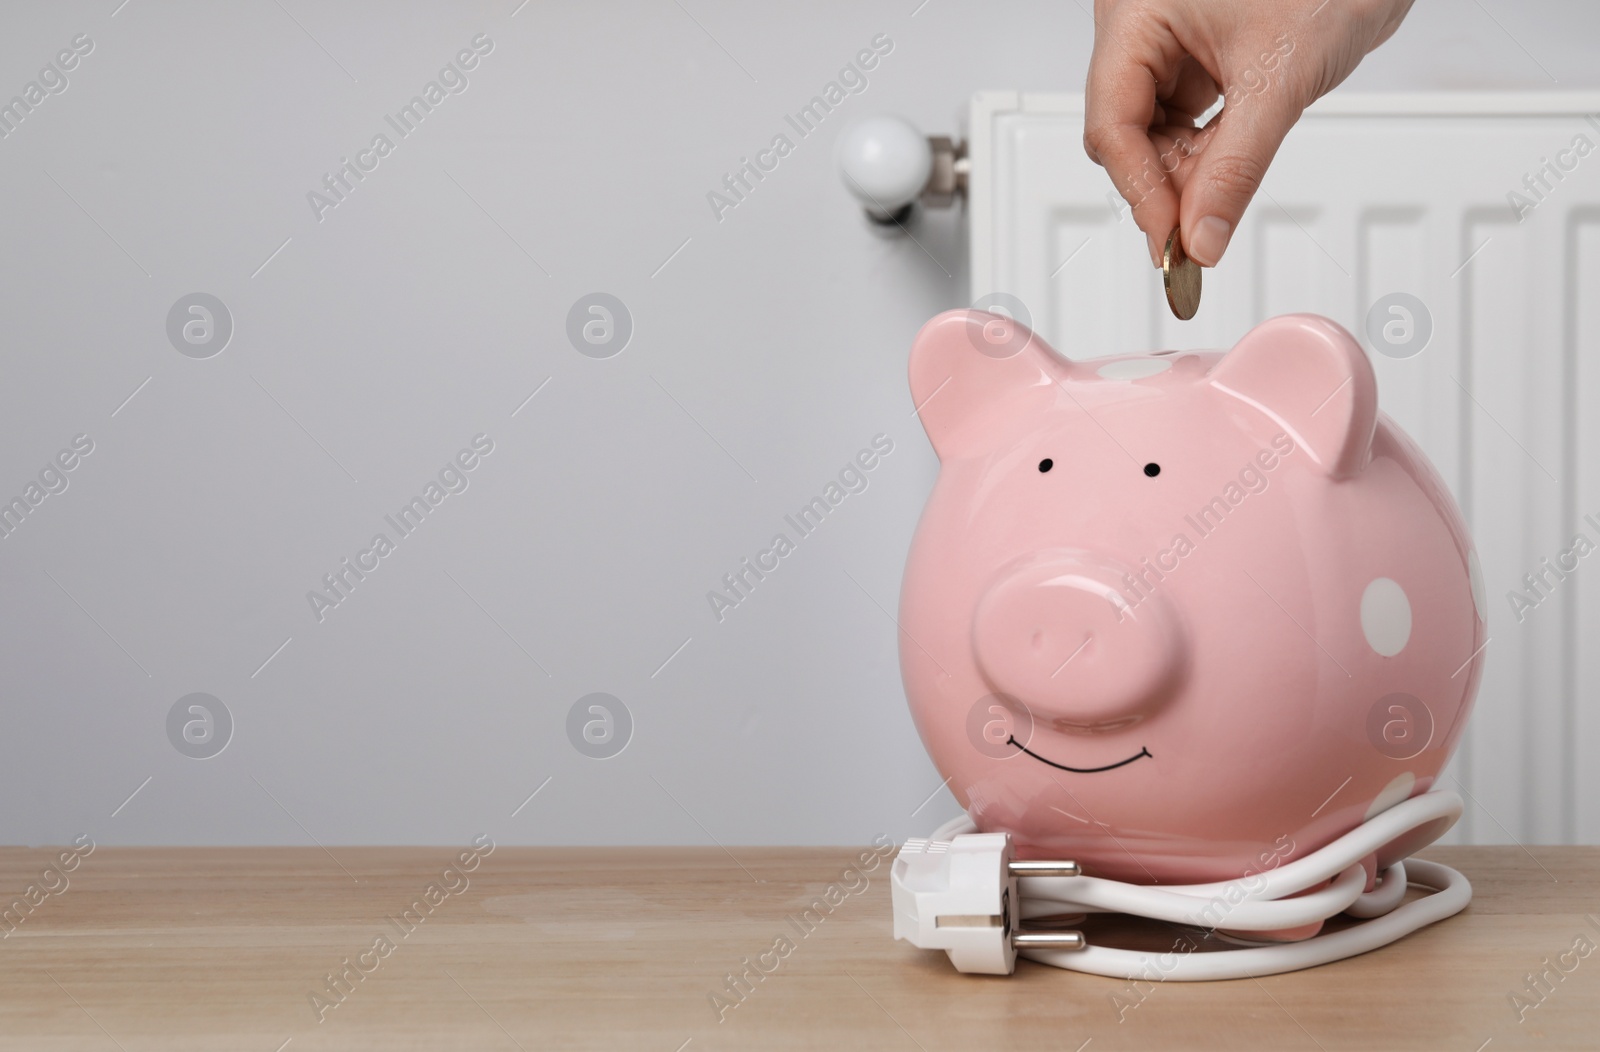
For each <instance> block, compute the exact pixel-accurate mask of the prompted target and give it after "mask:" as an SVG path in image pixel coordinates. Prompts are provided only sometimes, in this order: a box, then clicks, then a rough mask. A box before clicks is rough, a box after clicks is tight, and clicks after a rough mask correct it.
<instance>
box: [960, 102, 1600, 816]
mask: <svg viewBox="0 0 1600 1052" xmlns="http://www.w3.org/2000/svg"><path fill="white" fill-rule="evenodd" d="M1082 112H1083V111H1082V99H1081V97H1077V96H1067V95H1030V94H1022V93H1017V92H986V93H983V94H980V95H978V96H977V97H976V98H974V99H973V101H972V105H971V109H970V113H969V126H968V129H967V131H968V150H969V157H970V165H971V169H970V174H969V176H968V207H969V209H970V219H971V230H970V236H971V271H970V272H971V276H972V289H971V292H972V296H973V299H974V300H976V299H977V298H978V297H980V296H982V295H985V294H987V293H992V292H1003V293H1009V294H1010V295H1012V296H1015V297H1018V298H1019V299H1020V300H1021V301H1022V302H1023V304H1024V306H1025V307H1026V308H1027V310H1028V311H1029V313H1031V315H1032V321H1033V324H1034V327H1035V328H1036V329H1037V330H1038V331H1039V332H1040V333H1042V334H1043V335H1045V337H1046V338H1047V339H1048V340H1049V341H1050V343H1051V344H1052V345H1053V346H1055V347H1056V348H1058V349H1059V350H1060V351H1062V353H1064V354H1066V355H1068V356H1069V357H1073V358H1089V357H1097V356H1099V355H1105V354H1120V353H1127V352H1132V351H1143V350H1149V349H1154V348H1160V347H1197V346H1199V347H1227V346H1231V345H1232V343H1233V342H1234V341H1235V340H1236V339H1238V337H1239V336H1240V335H1242V334H1243V333H1244V332H1245V331H1246V330H1248V329H1249V328H1250V327H1251V325H1253V324H1254V323H1256V322H1258V321H1260V320H1262V319H1265V318H1267V317H1270V316H1272V315H1275V314H1282V313H1287V312H1290V311H1315V312H1317V313H1319V314H1325V315H1327V316H1329V317H1331V318H1334V319H1336V320H1337V321H1339V322H1340V323H1342V324H1343V325H1345V326H1346V327H1347V328H1349V329H1350V331H1351V332H1353V333H1356V334H1357V335H1358V336H1360V337H1362V338H1363V340H1364V341H1366V342H1368V344H1369V350H1371V349H1372V348H1371V344H1370V341H1368V340H1367V337H1366V336H1365V331H1366V318H1367V315H1368V311H1369V309H1370V307H1371V306H1372V304H1374V303H1375V302H1376V301H1377V300H1378V299H1380V298H1381V297H1383V296H1385V295H1387V294H1389V293H1397V292H1398V293H1407V294H1410V295H1412V296H1415V297H1416V298H1417V299H1419V300H1421V301H1422V303H1423V304H1424V305H1425V307H1426V310H1427V312H1428V314H1429V315H1431V320H1432V336H1431V339H1430V341H1429V342H1428V344H1427V346H1426V347H1425V349H1423V350H1422V351H1421V352H1420V353H1417V354H1415V355H1414V356H1411V357H1405V358H1397V357H1392V356H1390V355H1389V354H1382V353H1373V354H1372V360H1373V364H1374V366H1375V368H1376V369H1377V373H1378V383H1379V391H1380V404H1381V405H1382V407H1383V408H1384V409H1385V410H1386V411H1387V412H1388V413H1389V414H1390V415H1391V416H1393V417H1394V418H1395V419H1396V420H1397V421H1399V422H1400V424H1401V426H1403V427H1404V428H1405V429H1406V430H1407V431H1409V432H1410V433H1411V435H1412V436H1413V437H1415V438H1416V439H1417V440H1418V441H1419V442H1420V443H1421V444H1422V446H1423V448H1424V449H1426V450H1427V452H1428V455H1429V456H1431V457H1432V458H1433V461H1434V463H1435V464H1437V465H1438V467H1439V469H1440V471H1441V472H1442V473H1443V474H1444V477H1445V478H1446V480H1447V481H1448V482H1449V483H1450V486H1451V488H1452V489H1453V490H1454V492H1455V494H1456V496H1457V498H1458V499H1459V500H1460V502H1461V507H1462V509H1463V511H1464V512H1465V513H1466V516H1467V519H1468V521H1469V523H1470V524H1471V527H1472V531H1473V535H1474V537H1475V539H1476V542H1477V548H1478V552H1479V554H1480V556H1481V558H1482V561H1483V569H1484V575H1485V579H1486V584H1487V590H1488V594H1489V599H1490V602H1489V608H1490V615H1489V627H1490V639H1491V641H1490V643H1489V649H1488V651H1487V656H1488V664H1487V669H1486V675H1485V677H1484V680H1483V685H1482V688H1481V690H1480V693H1479V696H1478V702H1477V709H1476V712H1475V714H1474V716H1473V718H1472V723H1471V725H1470V728H1469V730H1468V732H1467V735H1466V738H1465V740H1464V742H1463V744H1462V746H1461V749H1460V751H1459V753H1458V754H1457V756H1456V758H1455V760H1454V761H1453V763H1452V765H1451V767H1450V768H1449V770H1448V772H1447V774H1446V776H1445V778H1444V780H1443V784H1444V785H1445V786H1450V787H1457V788H1459V789H1460V790H1461V791H1462V792H1463V795H1464V796H1466V797H1467V799H1468V807H1467V812H1466V816H1465V817H1464V818H1463V820H1462V822H1461V825H1460V826H1459V827H1458V828H1457V831H1456V832H1455V833H1454V834H1453V839H1455V840H1456V841H1458V842H1472V843H1496V842H1502V843H1503V842H1511V841H1521V842H1527V843H1553V842H1570V841H1580V842H1588V843H1597V842H1600V409H1597V404H1600V295H1597V294H1600V95H1596V94H1589V93H1585V94H1493V95H1488V94H1450V95H1403V96H1360V95H1343V96H1339V95H1335V96H1334V97H1331V98H1328V99H1325V100H1323V101H1322V102H1321V103H1319V104H1318V105H1317V106H1315V107H1313V109H1312V110H1311V111H1309V112H1308V114H1307V115H1306V117H1305V119H1304V120H1302V122H1301V123H1300V125H1299V126H1298V127H1297V128H1296V129H1295V130H1294V131H1293V132H1292V133H1291V134H1290V136H1289V138H1288V140H1287V142H1286V143H1285V144H1284V146H1283V148H1282V150H1281V152H1280V153H1279V155H1278V159H1277V161H1276V162H1275V163H1274V165H1273V167H1272V169H1271V171H1270V173H1269V174H1268V177H1267V180H1266V183H1265V185H1264V186H1263V188H1262V191H1261V193H1260V194H1259V195H1258V196H1257V198H1256V203H1255V204H1254V206H1253V207H1252V209H1251V211H1250V213H1249V214H1248V215H1247V217H1246V218H1245V221H1244V222H1243V224H1242V225H1241V227H1240V229H1239V230H1238V232H1237V233H1236V234H1235V236H1234V238H1233V241H1232V244H1231V245H1230V247H1229V250H1228V254H1227V256H1226V257H1225V259H1224V260H1223V263H1222V266H1221V267H1220V268H1218V269H1215V270H1208V271H1206V273H1205V292H1204V299H1203V301H1202V304H1201V307H1200V313H1199V315H1198V317H1197V318H1196V319H1195V320H1193V321H1191V322H1180V321H1177V320H1176V319H1174V318H1173V317H1172V315H1171V314H1170V313H1169V312H1168V310H1167V308H1166V305H1165V302H1164V299H1163V297H1162V294H1161V284H1160V275H1159V274H1158V273H1157V272H1156V271H1154V270H1153V269H1152V268H1151V266H1150V262H1149V257H1148V254H1147V251H1146V247H1145V239H1144V237H1143V236H1142V235H1141V234H1140V233H1139V232H1138V230H1137V229H1136V228H1135V227H1134V224H1133V221H1132V219H1131V218H1130V217H1129V216H1128V214H1127V210H1126V208H1125V207H1124V206H1123V205H1122V203H1121V201H1120V199H1119V198H1117V197H1116V196H1115V195H1114V194H1112V193H1111V192H1110V182H1109V180H1108V179H1107V177H1106V175H1105V173H1104V172H1103V171H1102V170H1101V169H1099V168H1098V167H1096V166H1095V165H1093V164H1092V163H1091V162H1090V161H1089V160H1088V159H1087V157H1086V156H1085V155H1084V151H1083V146H1082V133H1083V117H1082ZM1591 149H1592V150H1593V155H1591ZM1513 194H1515V195H1518V196H1517V197H1512V196H1511V195H1513ZM1577 534H1582V535H1584V536H1585V537H1586V538H1587V540H1588V541H1590V542H1593V543H1594V544H1595V545H1596V548H1597V550H1596V553H1595V554H1594V555H1591V556H1587V557H1584V556H1581V555H1578V554H1577V553H1576V552H1575V551H1573V549H1574V547H1575V546H1574V537H1575V535H1577ZM1577 547H1579V548H1581V547H1582V546H1581V545H1579V546H1577ZM1569 552H1572V554H1570V555H1569V554H1566V553H1569ZM1546 560H1548V563H1547V562H1546ZM1574 564H1575V568H1573V569H1571V570H1570V572H1565V573H1564V574H1563V573H1561V572H1559V571H1560V568H1561V566H1563V565H1565V566H1567V567H1572V566H1573V565H1574ZM1551 568H1554V569H1551ZM1529 574H1534V575H1543V577H1544V581H1545V583H1544V584H1541V585H1540V586H1539V591H1537V592H1535V591H1533V590H1531V589H1530V588H1529V586H1528V583H1527V581H1526V580H1525V578H1526V576H1527V575H1529ZM1514 593H1520V594H1522V595H1523V596H1524V597H1525V599H1526V600H1527V602H1525V603H1523V604H1518V605H1519V606H1520V607H1521V609H1520V610H1514V609H1513V601H1512V599H1511V596H1512V595H1513V594H1514ZM1535 604H1536V605H1535ZM1452 776H1453V778H1454V779H1455V781H1453V780H1452ZM1457 782H1458V783H1459V784H1457Z"/></svg>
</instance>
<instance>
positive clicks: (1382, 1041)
mask: <svg viewBox="0 0 1600 1052" xmlns="http://www.w3.org/2000/svg"><path fill="white" fill-rule="evenodd" d="M459 853H460V849H456V848H447V847H440V848H335V849H333V850H332V851H331V852H326V853H325V852H323V851H321V850H318V849H316V848H307V849H298V848H296V849H283V848H270V849H269V848H252V849H144V848H140V849H131V848H124V849H116V848H106V847H101V848H97V849H95V850H94V851H93V852H92V853H91V854H89V855H87V856H80V857H79V858H77V860H76V868H75V869H73V870H72V872H70V873H67V874H65V877H66V879H67V880H68V881H69V883H67V884H66V885H65V886H62V882H61V880H60V879H59V874H58V875H50V874H48V873H47V871H46V866H47V865H48V864H49V863H50V862H51V860H53V859H56V858H57V856H58V854H59V849H57V850H47V849H23V848H11V849H4V850H0V891H3V893H4V895H5V896H6V898H5V900H4V901H10V900H11V898H12V897H13V896H14V895H15V894H16V893H17V892H18V891H26V889H27V888H28V887H29V885H33V886H35V887H39V888H41V890H40V891H38V892H36V893H35V896H34V897H35V898H36V899H39V901H37V902H36V903H28V904H27V912H26V915H25V916H23V915H22V914H20V913H17V912H15V911H16V907H15V906H14V905H13V906H10V907H8V908H10V909H12V910H13V913H12V915H11V916H9V917H8V918H6V920H5V921H4V923H0V935H3V936H4V938H3V939H0V990H3V991H4V992H3V993H0V1049H7V1050H9V1049H28V1050H30V1052H34V1050H52V1049H96V1050H100V1049H103V1050H108V1052H109V1050H114V1049H117V1048H119V1047H120V1048H121V1049H123V1050H125V1052H135V1050H138V1049H161V1050H184V1049H205V1050H207V1052H211V1050H217V1049H258V1050H261V1052H274V1050H278V1049H285V1048H287V1049H288V1050H292V1052H309V1050H312V1049H366V1048H372V1049H379V1048H381V1049H386V1050H395V1049H430V1050H435V1049H442V1048H475V1049H478V1048H481V1049H505V1050H515V1049H519V1048H520V1049H524V1050H527V1052H532V1050H534V1049H546V1048H561V1049H662V1050H665V1052H674V1050H678V1049H683V1048H685V1047H687V1048H688V1049H692V1050H694V1052H700V1050H703V1049H800V1048H806V1049H813V1048H814V1049H840V1048H873V1049H889V1050H893V1049H905V1050H908V1052H915V1050H917V1049H919V1048H920V1049H923V1050H926V1052H934V1050H937V1049H951V1050H955V1049H960V1050H967V1049H990V1048H1028V1049H1035V1048H1037V1049H1052V1050H1062V1049H1064V1050H1067V1052H1074V1050H1079V1049H1086V1048H1087V1049H1088V1050H1092V1052H1104V1050H1108V1049H1154V1048H1169V1047H1170V1048H1186V1049H1187V1048H1196V1049H1199V1048H1216V1049H1242V1048H1261V1049H1274V1050H1280V1049H1289V1050H1293V1049H1309V1050H1316V1049H1322V1050H1326V1052H1333V1050H1335V1049H1363V1050H1365V1049H1400V1048H1426V1049H1460V1050H1463V1052H1474V1050H1478V1049H1482V1048H1483V1047H1484V1046H1485V1044H1487V1045H1488V1050H1489V1052H1500V1050H1502V1049H1509V1048H1537V1049H1558V1048H1584V1049H1594V1048H1600V953H1594V954H1593V955H1592V956H1588V957H1586V958H1584V957H1579V956H1576V955H1572V954H1571V952H1570V951H1572V948H1573V947H1574V945H1575V942H1577V944H1578V945H1580V946H1581V945H1583V943H1582V942H1581V939H1582V938H1587V939H1588V940H1589V944H1591V945H1600V848H1572V847H1563V848H1541V847H1535V848H1531V849H1529V850H1527V851H1524V850H1523V849H1521V848H1516V847H1480V848H1452V849H1442V848H1435V849H1432V850H1430V851H1428V852H1427V853H1426V856H1427V857H1430V858H1435V859H1438V860H1440V861H1444V862H1448V863H1450V864H1451V865H1454V866H1456V867H1457V868H1459V869H1461V870H1462V871H1463V872H1465V873H1466V874H1467V875H1468V877H1469V878H1470V879H1471V880H1472V883H1473V885H1474V887H1475V889H1476V898H1475V899H1474V901H1473V903H1472V905H1471V906H1470V907H1469V908H1468V910H1467V911H1466V912H1465V913H1463V914H1462V915H1460V916H1458V917H1456V918H1453V919H1451V920H1449V921H1446V922H1444V923H1442V924H1439V925H1436V926H1434V927H1433V928H1429V929H1426V930H1424V931H1422V932H1420V933H1418V934H1416V935H1413V936H1411V937H1409V938H1407V939H1405V940H1403V941H1402V942H1400V943H1398V944H1396V945H1393V946H1390V947H1387V948H1385V949H1382V950H1379V951H1377V952H1375V953H1371V954H1367V955H1366V956H1363V957H1360V958H1356V959H1354V960H1349V961H1342V962H1339V963H1337V964H1332V965H1327V966H1325V967H1322V968H1317V969H1314V970H1311V971H1304V972H1296V973H1292V974H1289V975H1280V976H1271V977H1268V978H1265V979H1260V980H1238V981H1232V982H1220V983H1164V984H1158V985H1152V986H1147V987H1145V988H1144V989H1142V990H1137V989H1134V988H1130V987H1129V985H1128V984H1126V983H1122V982H1118V981H1115V980H1110V979H1103V978H1098V977H1094V976H1084V975H1078V974H1075V973H1070V972H1062V971H1057V970H1055V969H1052V968H1046V967H1042V966H1038V965H1034V964H1031V963H1028V962H1023V963H1022V964H1021V965H1020V967H1019V969H1018V971H1017V974H1016V975H1015V976H1013V977H1011V978H1009V979H1006V978H993V977H979V976H968V975H959V974H957V973H956V972H955V971H953V970H952V969H951V968H950V966H949V964H948V962H947V961H946V960H945V958H944V956H943V955H942V954H932V953H923V952H921V951H918V950H915V949H912V948H911V947H909V946H908V945H906V944H905V943H896V942H894V941H893V939H892V938H891V935H890V927H891V925H890V910H889V887H888V881H887V868H888V866H887V863H886V862H885V863H883V864H880V865H878V866H877V868H876V869H874V870H873V871H872V872H870V873H868V874H866V881H867V883H866V884H865V886H860V882H858V881H856V879H855V877H854V876H852V875H847V874H846V868H847V867H848V866H849V865H850V864H851V862H852V861H854V860H856V859H857V858H858V856H859V855H860V849H847V848H811V849H772V848H765V849H756V848H737V849H734V850H733V852H732V855H733V856H734V857H736V861H735V858H734V857H730V856H729V855H728V854H725V853H724V852H722V851H720V850H718V849H716V848H706V849H699V848H692V849H684V848H651V849H610V848H608V849H593V848H585V849H577V848H559V849H551V848H545V849H530V848H509V847H498V848H495V849H494V850H493V851H492V852H490V853H488V854H487V855H483V854H480V855H478V856H477V857H475V858H474V859H473V864H474V865H475V867H476V868H475V869H473V871H472V872H470V873H465V874H457V873H452V874H450V875H448V876H446V875H445V869H446V867H447V866H449V865H451V864H452V863H453V862H456V861H457V856H458V854H459ZM841 881H843V882H844V883H847V884H856V885H857V888H858V890H855V891H847V890H843V885H842V884H841V889H840V890H838V891H836V892H835V893H834V897H835V898H836V899H838V901H837V903H836V904H835V905H833V906H832V907H831V908H830V910H829V912H828V914H827V916H826V918H825V919H823V920H822V921H821V922H820V923H815V922H813V924H814V930H811V931H809V932H808V933H805V934H802V931H804V929H805V927H806V926H805V925H804V924H802V925H800V926H799V927H796V926H795V925H794V924H792V923H791V921H790V919H789V918H791V917H797V916H799V915H800V914H801V913H802V911H803V910H804V909H805V907H806V906H807V904H809V903H811V902H812V901H813V900H814V899H815V898H816V897H818V896H819V895H822V894H823V893H824V892H825V890H826V888H827V887H828V885H829V884H832V883H837V882H841ZM430 883H437V887H436V888H434V889H432V891H431V895H432V898H433V899H435V900H437V901H436V902H429V901H428V898H429V895H430V889H429V885H430ZM46 884H47V885H49V887H45V885H46ZM447 884H448V885H449V887H446V885H447ZM51 888H53V889H55V890H54V891H52V890H51ZM40 896H43V897H42V898H40ZM0 905H3V902H0ZM408 908H410V909H411V912H412V914H413V916H412V917H411V918H410V919H405V918H403V916H402V914H403V911H406V910H407V909H408ZM424 915H425V918H424ZM818 916H820V913H819V914H818ZM19 917H20V918H21V919H20V922H19V921H18V918H19ZM13 927H14V929H15V930H10V929H12V928H13ZM412 928H414V930H410V931H408V930H407V929H412ZM780 936H782V937H786V938H787V939H789V940H790V942H791V943H792V948H791V949H790V950H789V951H787V952H786V953H783V954H782V955H781V956H780V955H775V954H773V953H772V950H773V948H774V946H775V945H780V946H781V944H779V943H778V940H779V937H780ZM1165 937H1168V938H1170V933H1168V935H1167V936H1165ZM384 940H386V943H385V941H384ZM385 944H386V945H387V947H388V948H387V950H385V949H384V946H385ZM375 946H377V947H378V950H377V951H376V952H375V951H374V947H375ZM1563 953H1568V954H1569V956H1568V957H1567V958H1566V963H1567V964H1568V965H1570V970H1569V972H1568V973H1567V974H1560V973H1557V972H1552V973H1551V974H1552V977H1553V978H1552V979H1551V980H1550V982H1549V983H1548V985H1547V992H1545V993H1543V994H1540V993H1539V992H1538V991H1537V990H1533V991H1531V992H1530V990H1529V987H1528V985H1527V980H1526V977H1527V976H1528V974H1529V973H1530V972H1539V971H1543V970H1544V969H1545V967H1546V965H1545V962H1546V960H1548V961H1550V962H1551V963H1552V965H1556V966H1560V964H1561V961H1560V960H1558V958H1559V956H1560V955H1561V954H1563ZM363 954H366V956H365V957H363V956H362V955H363ZM762 954H767V956H766V957H765V958H764V959H762V958H761V955H762ZM746 958H748V960H749V962H750V964H751V965H758V966H760V967H766V966H768V965H770V966H772V967H771V974H770V975H769V976H767V977H765V978H762V979H760V980H758V981H754V982H752V983H751V984H750V986H749V989H748V992H747V993H745V994H744V995H743V997H742V1000H739V999H736V998H737V994H736V993H735V994H730V992H729V990H728V988H727V978H726V977H727V976H728V974H729V973H730V972H743V971H744V970H745V968H746V967H747V966H746V964H745V959H746ZM347 961H348V962H349V964H348V966H347V963H346V962H347ZM347 967H348V971H347V974H348V975H349V976H350V978H349V979H348V980H342V981H338V982H335V983H334V984H332V985H330V984H329V983H328V976H329V974H330V973H337V972H340V971H345V970H346V969H347ZM1557 975H1560V977H1559V979H1556V978H1554V976H1557ZM714 993H715V994H718V995H720V996H722V997H723V998H725V1000H726V1002H727V1003H726V1004H723V1005H722V1006H721V1007H720V1009H719V1008H718V1007H716V1006H714V1003H713V1001H712V998H711V995H712V994H714ZM1513 994H1519V995H1521V996H1523V998H1524V1000H1525V1001H1527V1002H1529V1005H1530V1006H1529V1007H1525V1008H1524V1009H1523V1011H1522V1013H1521V1014H1522V1015H1523V1016H1524V1017H1525V1018H1522V1019H1519V1017H1518V1016H1519V1013H1518V1011H1517V1009H1516V1008H1514V1006H1513V1002H1512V995H1513ZM314 996H315V997H317V998H320V1003H319V1001H317V1000H314V999H313V998H314ZM1115 998H1120V1000H1121V1005H1122V1007H1120V1008H1119V1007H1118V1002H1117V1000H1115ZM1130 1005H1131V1007H1129V1006H1130ZM719 1015H720V1016H721V1018H720V1021H719Z"/></svg>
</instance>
